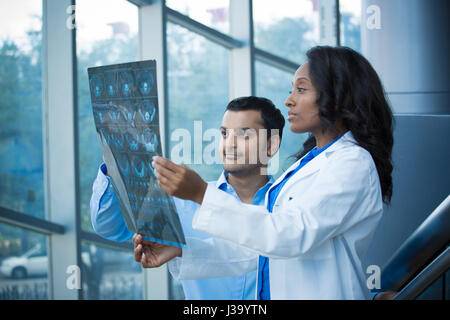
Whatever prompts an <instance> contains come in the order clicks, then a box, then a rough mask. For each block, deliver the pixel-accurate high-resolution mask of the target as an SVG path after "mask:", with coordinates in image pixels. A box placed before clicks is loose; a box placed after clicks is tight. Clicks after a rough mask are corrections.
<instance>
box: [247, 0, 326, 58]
mask: <svg viewBox="0 0 450 320" xmlns="http://www.w3.org/2000/svg"><path fill="white" fill-rule="evenodd" d="M253 21H254V32H255V46H257V47H258V48H260V49H264V50H266V51H269V52H271V53H273V54H275V55H278V56H280V57H283V58H286V59H288V60H291V61H293V62H297V63H300V62H302V61H304V55H305V52H306V51H307V50H308V49H309V48H311V47H313V46H314V45H317V44H318V43H319V37H320V35H319V8H318V1H313V0H296V1H292V0H278V1H272V0H256V1H253Z"/></svg>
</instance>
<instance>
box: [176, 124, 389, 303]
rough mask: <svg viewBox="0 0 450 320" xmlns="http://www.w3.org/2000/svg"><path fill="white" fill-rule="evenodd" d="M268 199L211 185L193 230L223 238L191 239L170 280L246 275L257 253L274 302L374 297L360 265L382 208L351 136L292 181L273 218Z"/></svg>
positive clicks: (371, 169)
mask: <svg viewBox="0 0 450 320" xmlns="http://www.w3.org/2000/svg"><path fill="white" fill-rule="evenodd" d="M299 161H300V160H299ZM299 161H297V162H295V163H294V164H293V165H292V166H291V167H290V168H289V169H288V170H287V171H286V172H285V173H284V174H283V175H282V176H281V177H280V178H278V179H277V181H275V183H274V184H273V185H272V187H271V188H273V187H274V186H275V185H277V183H278V182H280V181H281V180H282V179H283V177H284V175H285V174H287V173H288V172H289V171H291V170H292V169H294V168H295V167H296V166H297V165H298V164H299ZM269 190H270V189H269ZM268 194H269V193H267V194H266V199H265V203H266V206H265V207H262V206H255V205H249V204H244V203H241V202H239V200H237V199H235V198H234V197H233V196H231V195H229V194H227V193H225V192H223V191H221V190H218V189H217V188H214V187H211V186H208V188H207V190H206V193H205V196H204V199H203V203H202V205H201V206H200V207H199V209H198V210H197V212H196V213H195V216H194V219H193V224H192V226H193V227H194V228H195V229H198V230H201V231H204V232H207V233H209V234H211V235H213V236H215V237H218V238H221V239H224V240H221V239H217V238H215V239H209V240H206V241H201V240H197V239H187V246H186V247H185V248H184V249H183V257H182V258H177V259H175V260H173V261H172V262H171V263H170V264H169V269H170V270H171V272H172V275H174V277H175V278H178V279H195V278H202V277H218V276H232V275H238V274H243V273H245V272H248V271H251V270H254V268H257V261H258V254H260V255H263V256H266V257H269V270H270V292H271V299H368V298H370V293H369V289H368V288H367V285H366V273H365V272H364V270H363V268H362V265H361V259H362V257H363V255H364V254H365V252H366V250H367V248H368V246H369V244H370V241H371V239H372V236H373V233H374V231H375V229H376V227H377V225H378V222H379V221H380V219H381V216H382V212H383V202H382V195H381V187H380V182H379V177H378V173H377V170H376V167H375V164H374V162H373V159H372V157H371V155H370V153H369V152H367V151H366V150H365V149H363V148H361V147H360V146H358V145H357V144H356V141H355V139H354V137H353V135H352V133H351V132H350V131H348V132H347V133H346V134H344V136H343V137H342V138H341V139H339V140H338V141H336V142H335V143H334V144H333V145H331V146H330V147H329V148H328V149H326V150H325V151H323V152H322V153H320V154H319V155H318V156H317V157H316V158H314V159H313V160H311V161H310V162H309V163H307V164H306V165H305V166H304V167H303V168H302V169H300V170H299V171H298V172H297V173H296V174H295V175H293V176H292V177H291V178H290V179H289V180H288V182H287V183H286V184H285V186H284V187H283V188H282V190H281V192H280V194H279V196H278V198H277V200H276V202H275V205H274V207H273V212H272V213H269V212H268V211H267V209H266V207H267V199H268Z"/></svg>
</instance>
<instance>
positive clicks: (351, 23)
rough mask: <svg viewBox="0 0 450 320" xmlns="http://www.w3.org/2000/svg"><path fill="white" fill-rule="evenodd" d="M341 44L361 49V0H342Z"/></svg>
mask: <svg viewBox="0 0 450 320" xmlns="http://www.w3.org/2000/svg"><path fill="white" fill-rule="evenodd" d="M339 10H340V14H341V26H340V29H341V45H343V46H347V47H350V48H352V49H354V50H356V51H361V1H360V0H340V1H339Z"/></svg>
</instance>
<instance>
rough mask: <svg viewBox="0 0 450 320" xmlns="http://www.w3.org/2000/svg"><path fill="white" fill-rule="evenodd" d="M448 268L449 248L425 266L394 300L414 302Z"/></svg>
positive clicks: (449, 259)
mask: <svg viewBox="0 0 450 320" xmlns="http://www.w3.org/2000/svg"><path fill="white" fill-rule="evenodd" d="M449 268H450V247H447V248H446V249H445V250H444V251H443V252H442V253H441V254H440V255H439V256H438V257H437V258H436V259H434V260H433V261H432V262H431V263H430V264H429V265H427V266H426V267H425V268H424V269H423V270H422V271H421V272H420V273H419V274H418V275H417V276H416V277H414V279H412V280H411V281H410V282H409V283H408V284H407V285H406V286H405V287H404V288H403V289H402V290H401V291H400V292H399V293H398V294H397V295H396V296H395V297H394V300H414V299H416V298H417V297H418V296H419V295H420V294H421V293H422V292H424V291H425V289H427V288H428V287H429V286H430V285H431V284H432V283H433V282H434V281H436V279H438V278H439V277H440V276H441V275H442V274H443V273H444V272H446V271H447V270H448V269H449Z"/></svg>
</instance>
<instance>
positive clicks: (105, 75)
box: [88, 60, 185, 247]
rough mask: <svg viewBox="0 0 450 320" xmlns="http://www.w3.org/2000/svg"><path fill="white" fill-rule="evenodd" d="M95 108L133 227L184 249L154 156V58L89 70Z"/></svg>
mask: <svg viewBox="0 0 450 320" xmlns="http://www.w3.org/2000/svg"><path fill="white" fill-rule="evenodd" d="M88 73H89V84H90V90H91V101H92V109H93V113H94V121H95V126H96V129H97V133H98V136H99V139H100V145H101V147H102V151H103V157H104V160H105V163H106V166H107V168H108V174H109V176H110V177H111V181H112V186H113V188H114V193H115V195H116V198H117V200H118V202H119V206H120V209H121V211H122V215H123V217H124V220H125V222H126V224H127V227H128V229H129V230H130V231H132V232H135V233H141V234H143V235H144V239H147V240H151V241H156V242H160V243H164V244H170V245H175V246H179V247H182V246H183V245H184V244H185V238H184V234H183V229H182V227H181V223H180V220H179V217H178V214H177V211H176V208H175V205H174V202H173V199H172V198H171V197H170V196H169V195H168V194H167V193H165V192H164V191H163V190H162V189H161V188H160V187H159V186H158V184H157V180H156V176H155V173H154V171H153V167H152V165H151V162H152V156H154V155H161V154H162V151H161V150H162V149H161V139H160V131H159V116H158V96H157V88H156V61H155V60H149V61H140V62H132V63H124V64H117V65H110V66H102V67H95V68H89V69H88Z"/></svg>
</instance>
